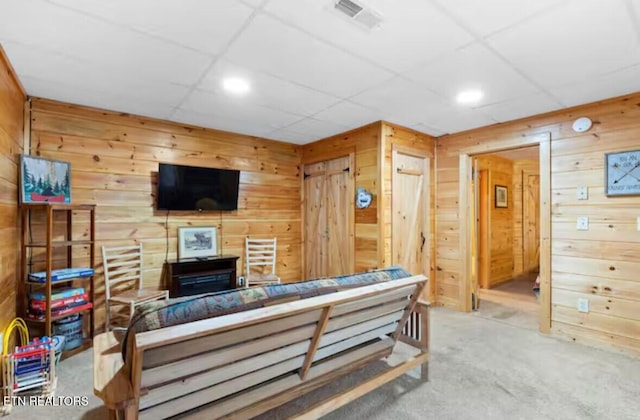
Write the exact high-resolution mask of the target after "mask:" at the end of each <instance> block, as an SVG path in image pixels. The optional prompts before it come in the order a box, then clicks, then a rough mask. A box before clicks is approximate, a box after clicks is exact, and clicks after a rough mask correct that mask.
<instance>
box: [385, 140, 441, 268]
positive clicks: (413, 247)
mask: <svg viewBox="0 0 640 420" xmlns="http://www.w3.org/2000/svg"><path fill="white" fill-rule="evenodd" d="M423 153H424V152H421V151H417V150H416V151H411V150H408V149H405V148H399V147H398V148H395V147H394V150H393V152H392V158H391V165H392V166H391V170H392V174H391V177H392V202H391V206H392V209H391V210H392V220H391V229H392V232H391V241H392V244H391V255H392V261H391V262H392V264H400V265H401V266H402V267H403V268H404V269H405V270H407V271H409V272H411V273H412V274H425V275H429V257H430V255H429V251H430V242H431V240H430V232H429V157H428V156H425V155H423Z"/></svg>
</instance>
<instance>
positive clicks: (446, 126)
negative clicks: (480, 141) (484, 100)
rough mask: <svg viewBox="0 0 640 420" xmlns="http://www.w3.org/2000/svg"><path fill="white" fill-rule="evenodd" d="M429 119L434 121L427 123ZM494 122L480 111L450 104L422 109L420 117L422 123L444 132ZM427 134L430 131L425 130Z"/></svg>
mask: <svg viewBox="0 0 640 420" xmlns="http://www.w3.org/2000/svg"><path fill="white" fill-rule="evenodd" d="M429 121H434V123H433V124H429ZM495 123H496V121H495V120H493V119H492V118H491V117H489V116H488V115H485V114H484V113H483V112H481V111H478V110H474V109H469V108H464V107H459V106H451V105H442V106H438V107H435V106H434V107H429V108H427V109H425V110H424V117H423V119H422V124H424V125H428V126H432V127H434V128H435V129H437V130H440V131H441V132H445V133H456V132H458V131H464V130H470V129H472V128H477V127H483V126H485V125H491V124H495ZM427 134H431V133H430V132H429V131H427Z"/></svg>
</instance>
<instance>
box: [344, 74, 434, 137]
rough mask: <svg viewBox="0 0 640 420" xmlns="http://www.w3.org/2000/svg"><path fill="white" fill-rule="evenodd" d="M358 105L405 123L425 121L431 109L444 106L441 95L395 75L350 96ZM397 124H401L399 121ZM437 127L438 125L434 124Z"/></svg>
mask: <svg viewBox="0 0 640 420" xmlns="http://www.w3.org/2000/svg"><path fill="white" fill-rule="evenodd" d="M350 101H351V102H354V103H356V104H358V105H362V106H365V107H368V108H373V109H375V110H378V111H380V113H381V114H383V115H386V116H388V117H389V118H388V119H390V121H392V122H396V120H395V118H402V120H403V123H404V124H406V123H407V121H408V122H409V123H410V124H414V123H424V122H425V118H428V115H429V112H430V110H432V109H438V108H440V107H445V106H446V102H445V101H444V100H443V99H442V98H441V97H439V96H438V95H436V94H434V93H432V92H430V91H429V90H427V89H426V88H424V87H422V86H420V85H419V84H417V83H415V82H411V81H409V80H406V79H404V78H402V77H395V78H394V79H393V80H390V81H388V82H386V83H384V84H381V85H379V86H376V87H374V88H372V89H369V90H367V91H365V92H362V93H360V94H358V95H356V96H354V97H352V98H351V99H350ZM397 123H398V124H401V123H400V122H399V121H398V122H397ZM433 125H434V126H436V127H438V125H437V124H433Z"/></svg>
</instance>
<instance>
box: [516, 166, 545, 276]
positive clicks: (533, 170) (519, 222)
mask: <svg viewBox="0 0 640 420" xmlns="http://www.w3.org/2000/svg"><path fill="white" fill-rule="evenodd" d="M539 172H540V162H539V161H538V160H532V159H515V160H514V161H513V188H512V191H513V275H514V277H515V276H518V275H520V274H522V273H524V271H525V268H524V263H523V258H524V254H525V248H526V247H528V246H529V244H528V243H527V242H525V240H524V229H525V228H526V225H527V223H528V221H526V220H524V213H523V211H524V208H523V205H524V202H523V201H524V194H525V193H526V188H527V186H526V185H523V180H524V181H525V182H526V179H525V178H524V177H526V176H527V175H528V174H539ZM528 252H532V253H534V254H535V252H536V250H535V249H529V250H528Z"/></svg>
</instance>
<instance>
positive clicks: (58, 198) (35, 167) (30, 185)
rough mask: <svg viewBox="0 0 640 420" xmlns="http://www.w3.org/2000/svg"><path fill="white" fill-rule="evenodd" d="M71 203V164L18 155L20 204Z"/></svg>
mask: <svg viewBox="0 0 640 420" xmlns="http://www.w3.org/2000/svg"><path fill="white" fill-rule="evenodd" d="M25 203H26V204H28V203H65V204H69V203H71V163H69V162H64V161H60V160H53V159H46V158H42V157H39V156H31V155H24V154H21V155H20V204H25Z"/></svg>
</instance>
